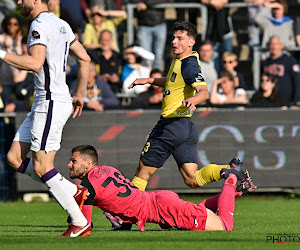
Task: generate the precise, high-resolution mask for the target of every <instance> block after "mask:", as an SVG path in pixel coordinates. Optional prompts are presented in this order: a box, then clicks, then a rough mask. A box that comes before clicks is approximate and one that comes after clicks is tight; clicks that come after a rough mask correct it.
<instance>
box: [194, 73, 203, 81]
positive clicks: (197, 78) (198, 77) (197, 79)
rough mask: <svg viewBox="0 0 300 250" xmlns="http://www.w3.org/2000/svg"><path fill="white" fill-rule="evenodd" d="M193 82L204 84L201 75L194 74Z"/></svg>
mask: <svg viewBox="0 0 300 250" xmlns="http://www.w3.org/2000/svg"><path fill="white" fill-rule="evenodd" d="M195 82H204V77H203V75H202V73H197V74H195Z"/></svg>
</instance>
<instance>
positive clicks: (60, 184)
mask: <svg viewBox="0 0 300 250" xmlns="http://www.w3.org/2000/svg"><path fill="white" fill-rule="evenodd" d="M54 170H55V171H54ZM55 172H56V174H55ZM41 179H42V180H43V181H44V182H45V183H46V185H47V186H48V187H49V191H50V192H51V194H52V195H53V196H54V197H55V199H56V200H57V201H58V203H59V204H60V205H61V206H62V208H63V209H65V210H66V211H67V212H68V214H69V215H70V217H71V221H72V224H73V225H75V226H85V225H86V224H87V219H86V218H85V217H84V215H83V214H82V212H81V211H80V209H79V207H78V205H77V203H76V201H75V199H74V198H73V196H72V195H71V194H70V191H69V190H67V189H68V187H69V184H68V182H69V181H67V180H66V179H65V178H64V177H63V176H62V175H61V174H60V173H57V171H56V169H52V170H50V171H49V172H48V173H46V174H45V175H43V176H42V177H41ZM73 185H74V184H73ZM75 187H76V186H75ZM76 189H77V188H76Z"/></svg>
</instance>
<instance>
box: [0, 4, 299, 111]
mask: <svg viewBox="0 0 300 250" xmlns="http://www.w3.org/2000/svg"><path fill="white" fill-rule="evenodd" d="M185 2H188V3H201V4H203V5H206V6H207V9H208V20H207V21H208V23H207V30H206V36H205V39H203V40H201V41H200V42H199V43H196V46H195V48H194V50H195V51H197V52H198V53H199V55H200V64H201V68H202V72H203V75H204V79H205V80H206V83H207V87H208V90H209V92H210V100H209V101H207V102H206V103H204V104H203V106H204V107H234V106H244V107H281V108H282V109H287V108H293V109H297V107H298V105H299V104H300V70H299V57H297V56H293V55H292V54H291V53H290V50H295V48H296V49H297V47H299V46H300V14H299V18H298V17H296V18H291V17H289V16H288V7H289V6H288V3H287V2H286V0H245V2H247V3H249V4H248V10H247V13H248V37H249V39H248V46H249V48H250V55H249V57H250V58H252V56H253V48H254V47H256V46H260V47H261V48H264V53H262V56H261V63H260V65H261V69H260V84H259V88H258V89H249V86H253V84H252V83H247V82H246V80H245V77H244V76H243V73H242V72H239V71H238V70H237V69H238V65H239V63H240V60H239V56H238V55H237V54H236V53H234V52H233V51H234V50H233V47H234V46H233V44H234V42H233V39H234V33H235V27H234V25H233V23H232V19H231V13H230V11H229V10H230V8H227V7H226V6H225V5H226V4H228V3H230V0H199V1H195V0H186V1H182V0H143V1H141V0H123V1H122V0H49V4H48V7H49V10H50V11H51V12H53V13H54V14H55V15H57V16H58V17H60V18H61V19H63V20H65V21H66V22H68V23H69V24H70V26H71V28H72V30H73V32H74V33H75V35H76V38H77V39H78V40H79V41H81V42H82V44H83V46H84V47H85V49H86V50H87V52H88V54H89V56H90V57H91V59H92V60H91V63H90V75H89V79H88V86H87V89H86V92H85V95H84V101H85V106H84V108H85V109H87V110H95V111H103V110H106V109H117V108H118V109H119V108H133V109H138V108H160V104H161V101H162V98H163V89H161V88H159V87H155V86H150V85H149V86H148V85H144V86H138V87H135V88H133V89H128V88H127V86H128V85H129V84H130V83H132V82H133V81H134V80H135V79H136V78H145V77H155V78H157V77H158V78H159V77H164V76H166V75H165V74H166V73H165V72H168V68H169V66H170V63H171V61H172V60H173V57H172V51H166V50H171V49H172V47H171V46H169V47H168V46H166V44H168V43H169V44H171V40H170V39H169V40H168V36H167V34H168V25H167V19H166V13H167V12H166V10H165V9H162V8H154V7H153V6H155V5H156V4H159V3H185ZM235 2H236V1H235ZM241 2H242V0H241ZM128 3H134V4H137V7H136V10H135V39H134V41H135V42H134V43H133V44H126V42H125V40H126V35H124V34H126V19H127V11H126V4H128ZM175 12H176V20H184V19H185V20H187V19H188V21H190V22H192V23H194V24H195V25H196V26H197V25H198V21H197V20H198V19H199V17H201V13H199V10H198V9H197V8H191V9H188V10H187V11H183V9H176V10H175ZM0 23H1V32H0V49H2V50H6V51H8V52H10V53H14V54H17V55H21V54H26V53H27V44H26V43H27V37H26V36H27V34H28V27H29V24H30V23H29V20H26V19H24V18H23V17H22V16H21V15H20V12H19V9H18V7H17V5H16V1H14V0H2V1H0ZM169 32H170V31H169ZM122 34H123V35H122ZM199 36H200V35H199ZM76 67H77V65H76V61H75V60H73V59H72V58H71V57H70V58H69V59H68V63H67V69H66V77H67V83H68V85H69V88H70V93H71V94H72V93H74V91H75V90H74V86H76V77H77V76H76V72H77V71H76ZM33 80H34V79H33V74H32V72H28V71H24V70H18V69H16V68H13V67H11V66H9V65H7V64H5V63H4V62H3V61H0V111H1V112H18V111H29V110H30V106H31V102H32V96H33V95H34V89H33Z"/></svg>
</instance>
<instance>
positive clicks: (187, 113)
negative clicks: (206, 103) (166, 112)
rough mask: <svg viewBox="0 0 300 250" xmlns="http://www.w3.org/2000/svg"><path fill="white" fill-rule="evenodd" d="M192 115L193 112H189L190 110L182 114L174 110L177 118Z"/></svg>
mask: <svg viewBox="0 0 300 250" xmlns="http://www.w3.org/2000/svg"><path fill="white" fill-rule="evenodd" d="M192 113H193V111H191V110H190V109H188V110H187V111H184V112H182V113H180V112H179V111H178V110H176V115H178V116H187V115H190V114H192Z"/></svg>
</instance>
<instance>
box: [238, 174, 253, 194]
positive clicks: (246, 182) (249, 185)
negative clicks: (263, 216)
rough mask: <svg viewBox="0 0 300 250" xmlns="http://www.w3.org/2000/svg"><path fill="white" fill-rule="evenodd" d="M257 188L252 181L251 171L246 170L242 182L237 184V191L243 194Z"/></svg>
mask: <svg viewBox="0 0 300 250" xmlns="http://www.w3.org/2000/svg"><path fill="white" fill-rule="evenodd" d="M256 188H257V186H255V185H254V183H253V182H252V179H251V177H250V174H249V172H248V171H246V173H245V174H244V176H243V178H242V180H241V181H240V183H239V184H237V186H236V191H237V192H241V195H243V194H245V193H248V192H254V191H255V189H256Z"/></svg>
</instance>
